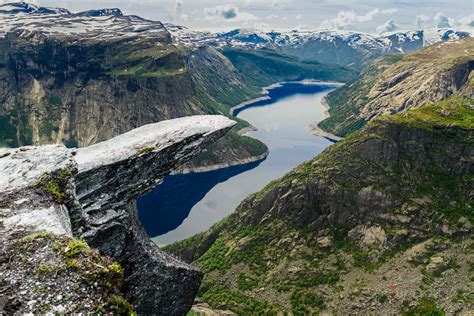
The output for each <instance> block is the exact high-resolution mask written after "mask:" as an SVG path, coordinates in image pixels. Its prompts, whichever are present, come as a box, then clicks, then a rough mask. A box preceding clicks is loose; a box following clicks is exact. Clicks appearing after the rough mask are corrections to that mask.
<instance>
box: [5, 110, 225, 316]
mask: <svg viewBox="0 0 474 316" xmlns="http://www.w3.org/2000/svg"><path fill="white" fill-rule="evenodd" d="M233 124H234V122H233V121H231V120H229V119H227V118H225V117H221V116H194V117H189V118H181V119H176V120H171V121H163V122H160V123H155V124H150V125H145V126H142V127H140V128H138V129H135V130H133V131H131V132H128V133H126V134H123V135H120V136H118V137H115V138H112V139H111V140H108V141H105V142H101V143H98V144H95V145H92V146H89V147H85V148H81V149H78V150H75V149H74V150H69V149H66V148H65V147H64V146H62V145H48V146H40V147H21V148H19V149H1V151H0V157H1V158H0V172H1V173H2V174H1V177H0V178H1V181H0V212H1V213H0V214H1V225H0V227H1V231H0V233H1V236H2V244H1V247H2V249H1V250H2V256H1V267H0V271H1V275H2V281H1V286H2V292H4V293H6V296H5V299H4V300H2V302H1V304H2V306H1V307H2V309H3V310H5V311H10V312H36V313H45V312H52V311H57V312H77V311H83V312H92V311H94V310H98V311H103V312H117V313H118V312H123V311H125V312H126V311H127V310H128V309H130V308H131V307H130V305H129V304H128V302H127V301H125V299H124V298H123V297H125V298H126V299H127V300H128V301H129V302H130V303H131V304H132V305H133V307H134V308H135V309H136V311H137V312H140V313H167V314H172V315H180V314H185V313H186V312H187V310H188V309H189V308H190V306H191V304H192V302H193V300H194V297H195V294H196V291H197V289H198V287H199V284H200V281H201V277H202V274H201V272H200V271H199V270H197V269H196V268H193V267H191V266H189V265H187V264H184V263H181V262H179V261H178V260H176V259H174V258H173V257H171V256H169V255H167V254H165V253H163V252H161V251H160V249H159V248H158V247H157V246H156V245H155V244H153V243H152V242H151V241H150V240H149V238H148V237H147V236H146V234H145V232H144V231H143V229H142V227H141V224H140V223H139V221H138V219H137V214H136V209H135V206H134V201H135V199H136V198H137V197H138V196H139V195H142V194H144V193H146V192H148V191H150V190H152V189H153V188H154V187H155V186H156V185H158V184H159V183H160V181H161V180H162V178H163V177H164V176H165V175H166V174H167V173H169V172H170V171H171V170H172V169H174V168H176V167H177V166H178V165H179V164H182V163H184V162H185V161H187V160H189V159H191V158H192V157H193V156H195V155H196V154H197V153H198V152H199V151H200V150H202V149H203V147H204V146H206V145H208V144H209V143H211V142H214V141H216V140H217V139H218V138H219V137H221V136H223V135H224V134H225V133H226V132H227V131H228V130H229V129H230V128H231V127H232V126H233ZM23 236H27V237H25V238H23V239H20V238H19V237H23ZM28 236H29V237H28ZM74 238H81V239H83V240H84V241H85V242H82V241H79V240H76V239H74ZM86 243H87V244H86ZM89 247H92V248H93V249H97V250H99V251H100V253H101V255H99V254H98V252H97V250H91V249H90V248H89ZM28 255H30V256H31V257H27V256H28ZM104 255H105V257H103V256H104ZM110 258H112V260H115V261H116V262H118V263H113V262H112V261H111V259H110ZM15 263H18V265H15ZM94 267H95V268H94ZM97 267H99V268H97ZM30 274H31V275H30ZM55 282H61V283H63V282H64V284H65V286H64V287H61V288H56V287H55V288H54V289H51V286H53V284H54V283H55ZM66 285H67V286H66ZM41 288H44V290H41ZM51 293H52V294H53V295H51ZM81 293H86V294H81ZM58 297H60V298H59V299H58ZM75 298H77V301H75ZM81 303H83V305H81ZM114 308H116V309H114Z"/></svg>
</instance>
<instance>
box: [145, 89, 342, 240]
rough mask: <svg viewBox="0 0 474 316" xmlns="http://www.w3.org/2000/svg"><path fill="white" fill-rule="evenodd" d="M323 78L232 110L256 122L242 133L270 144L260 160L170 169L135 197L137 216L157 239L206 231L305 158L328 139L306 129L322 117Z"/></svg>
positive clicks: (178, 238)
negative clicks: (199, 168) (201, 168)
mask: <svg viewBox="0 0 474 316" xmlns="http://www.w3.org/2000/svg"><path fill="white" fill-rule="evenodd" d="M334 88H335V87H334V86H331V85H327V84H317V83H314V82H310V83H285V84H282V85H281V86H280V87H277V88H274V89H272V90H270V92H269V97H270V99H268V100H264V101H257V102H255V103H252V104H249V105H247V106H245V107H243V108H240V109H239V110H237V111H236V112H234V113H235V114H236V115H237V116H238V117H239V118H242V119H244V120H246V121H248V122H249V123H251V124H252V125H253V126H255V127H256V128H257V130H256V131H251V132H249V133H247V134H246V135H248V136H250V137H253V138H256V139H259V140H261V141H262V142H264V143H265V144H266V145H267V146H268V148H269V155H268V157H267V158H266V159H265V160H264V161H259V162H254V163H249V164H245V165H240V166H234V167H229V168H224V169H219V170H214V171H209V172H202V173H191V174H183V175H172V176H168V177H166V178H165V180H164V182H163V183H162V184H161V185H159V186H158V187H157V188H156V189H155V190H154V191H152V192H150V193H148V194H147V195H145V196H143V197H141V198H139V199H138V200H137V207H138V213H139V217H140V220H141V222H142V224H143V226H144V227H145V230H146V232H147V233H148V234H149V236H150V237H152V238H153V240H154V241H155V242H156V243H157V244H159V245H165V244H170V243H172V242H175V241H178V240H182V239H185V238H188V237H191V236H193V235H195V234H197V233H200V232H202V231H205V230H206V229H208V228H209V227H211V226H212V225H213V224H215V223H217V222H218V221H219V220H221V219H222V218H224V217H225V216H226V215H228V214H230V213H232V212H233V211H234V210H235V209H236V207H237V206H238V205H239V203H240V202H241V201H242V200H243V199H244V198H245V197H247V196H248V195H249V194H251V193H253V192H256V191H258V190H260V189H261V188H263V187H264V186H265V185H266V184H268V183H269V182H270V181H272V180H275V179H277V178H279V177H281V176H283V175H284V174H285V173H287V172H288V171H290V170H291V169H293V168H294V167H296V166H297V165H299V164H300V163H302V162H303V161H306V160H308V159H311V158H313V157H314V156H316V155H318V154H319V153H321V152H322V151H323V150H324V149H325V148H326V147H328V146H329V145H331V141H329V140H327V139H326V138H324V137H320V136H316V135H313V134H311V133H310V132H309V131H308V126H309V125H310V124H312V123H315V122H319V121H321V120H322V119H324V117H325V114H324V111H325V109H324V107H323V105H322V104H321V101H322V99H323V97H324V96H325V95H326V94H327V93H329V92H330V91H332V90H333V89H334Z"/></svg>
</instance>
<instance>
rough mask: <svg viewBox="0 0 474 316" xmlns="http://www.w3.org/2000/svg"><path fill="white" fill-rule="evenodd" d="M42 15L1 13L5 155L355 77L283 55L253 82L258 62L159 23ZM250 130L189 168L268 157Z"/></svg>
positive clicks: (83, 142) (0, 137) (224, 110)
mask: <svg viewBox="0 0 474 316" xmlns="http://www.w3.org/2000/svg"><path fill="white" fill-rule="evenodd" d="M30 7H31V8H35V7H34V6H30ZM30 7H28V8H30ZM22 8H23V7H22ZM38 10H39V9H38ZM38 10H36V11H35V10H33V11H31V12H27V13H21V14H20V13H18V14H6V13H5V14H2V13H0V22H2V23H1V26H0V146H10V147H15V146H20V145H28V144H47V143H56V144H59V143H64V144H66V145H67V146H68V147H74V146H76V147H83V146H88V145H90V144H94V143H96V142H99V141H103V140H106V139H110V138H111V137H113V136H116V135H119V134H121V133H124V132H126V131H129V130H131V129H133V128H136V127H138V126H142V125H144V124H149V123H153V122H158V121H161V120H166V119H172V118H177V117H183V116H186V115H195V114H223V115H230V114H229V108H230V107H231V106H234V105H236V104H239V103H240V102H243V101H246V100H248V99H251V98H254V97H257V96H258V95H259V92H260V89H261V87H262V86H266V85H267V84H268V83H273V82H274V81H278V80H290V79H304V78H313V79H320V80H328V79H330V80H333V79H336V78H337V79H338V80H349V79H352V78H353V77H354V76H355V73H354V72H352V71H349V70H347V69H339V68H338V67H332V66H331V67H330V66H325V65H322V64H316V63H313V64H305V63H301V62H299V61H297V60H290V62H288V60H289V59H288V58H289V57H288V56H284V55H278V54H277V55H276V57H274V58H273V59H272V64H271V65H270V66H271V69H270V70H272V71H274V70H275V69H276V70H278V75H277V76H276V75H274V74H273V73H272V72H269V71H268V69H262V70H261V72H262V73H261V74H260V75H259V76H258V77H255V76H254V74H255V73H256V72H258V71H259V69H260V68H259V60H257V59H258V56H257V55H258V54H257V55H255V58H256V60H255V61H253V64H252V67H255V69H252V72H249V71H248V70H247V69H244V71H242V68H241V67H235V66H234V64H233V63H232V62H231V61H230V60H229V59H228V58H226V57H225V56H224V55H223V54H222V53H221V52H220V51H218V50H216V49H215V48H212V47H208V46H185V45H182V44H181V43H180V42H179V41H177V40H175V39H173V38H172V36H171V34H170V33H169V31H168V30H167V28H166V27H165V26H164V25H163V24H161V23H160V22H155V21H149V20H145V19H142V18H139V17H135V16H125V15H123V14H121V13H120V14H118V13H117V11H114V10H109V11H107V10H104V11H101V12H85V13H84V14H72V13H70V12H64V13H63V14H50V13H42V12H39V11H38ZM40 11H41V10H40ZM99 13H100V14H99ZM25 14H28V15H25ZM22 16H23V17H28V21H29V22H28V23H25V22H24V19H23V20H22ZM85 26H87V27H85ZM263 66H265V67H267V66H266V64H265V65H262V68H263ZM267 68H268V67H267ZM245 126H247V123H245V122H243V121H241V122H239V126H237V127H236V128H235V129H234V130H233V131H231V132H230V133H229V135H228V136H226V137H224V138H223V139H222V140H221V141H220V142H218V143H217V144H216V145H215V146H213V147H212V148H211V149H210V150H209V152H208V153H207V154H206V155H203V156H201V157H200V158H199V159H197V160H196V161H195V162H194V163H193V164H190V166H203V165H204V166H206V165H213V164H219V163H229V162H235V161H240V160H245V159H249V158H252V157H261V156H262V155H264V154H265V153H266V150H267V148H266V146H265V145H264V144H262V143H261V142H259V141H257V140H251V139H249V138H248V137H244V136H240V135H238V133H237V131H238V129H239V128H242V127H245Z"/></svg>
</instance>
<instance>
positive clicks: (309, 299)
mask: <svg viewBox="0 0 474 316" xmlns="http://www.w3.org/2000/svg"><path fill="white" fill-rule="evenodd" d="M472 87H473V86H472V81H471V83H470V84H469V85H468V88H467V89H466V91H464V92H463V94H462V95H457V96H452V97H450V98H448V99H446V100H444V101H440V102H438V103H436V104H428V105H425V106H422V107H420V108H417V109H410V110H407V111H405V112H403V113H401V114H397V115H392V116H381V117H379V118H377V119H374V120H372V122H370V123H369V124H368V125H367V126H366V127H365V128H363V129H362V130H360V131H358V132H355V133H353V134H351V135H350V136H348V137H347V138H346V139H344V140H342V141H341V142H339V143H337V144H335V145H333V146H331V147H329V148H328V149H326V150H325V151H324V152H323V153H322V154H321V155H319V156H318V157H316V158H314V159H313V160H311V161H308V162H306V163H304V164H302V165H300V166H299V167H297V168H296V169H294V170H293V171H292V172H290V173H289V174H287V175H286V176H284V177H283V178H282V179H280V180H276V181H274V182H273V183H271V184H269V185H268V186H267V187H265V188H264V189H263V190H262V191H260V192H258V193H256V194H254V195H252V196H250V197H249V198H247V199H246V200H245V201H243V202H242V204H241V205H240V206H239V207H238V209H237V211H236V212H235V213H234V214H232V215H230V216H229V217H228V218H226V219H224V220H223V221H222V222H220V223H218V224H216V225H215V226H214V227H212V228H211V229H210V230H209V231H207V232H205V233H202V234H199V235H197V236H195V237H193V238H191V239H188V240H185V241H182V242H178V243H176V244H173V245H170V246H168V247H167V248H166V250H167V251H169V252H171V253H174V254H176V255H178V256H179V257H181V258H182V259H184V260H186V261H187V262H194V263H195V264H196V265H198V266H200V267H201V269H202V270H203V271H204V272H205V273H206V274H205V280H204V281H203V285H202V286H201V290H200V293H199V297H198V300H200V301H202V302H205V303H206V304H208V305H210V306H211V307H212V308H216V309H224V310H229V309H230V310H232V311H234V312H238V313H246V312H264V311H267V312H268V311H292V312H293V313H317V312H321V311H325V312H331V313H334V314H347V313H357V314H371V313H376V314H392V313H401V312H403V313H409V312H412V313H421V314H423V313H429V312H435V311H438V312H440V311H441V310H445V311H446V312H447V313H449V314H453V313H461V314H462V313H463V312H467V311H470V310H472V308H473V307H474V306H473V302H472V292H471V290H470V289H472V287H473V283H472V282H473V281H474V274H473V272H474V271H473V267H472V261H473V251H472V249H473V248H472V247H473V241H472V238H470V234H472V232H473V231H474V230H473V221H474V217H473V214H474V210H473V205H472V198H473V192H472V187H473V179H472V175H473V172H474V160H473V157H474V142H473V141H474V112H473V108H472V104H473V102H474V99H473V95H474V92H473V90H472ZM392 285H393V286H395V287H396V294H395V296H392V294H391V289H390V288H388V287H389V286H392Z"/></svg>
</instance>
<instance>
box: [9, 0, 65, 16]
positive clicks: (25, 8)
mask: <svg viewBox="0 0 474 316" xmlns="http://www.w3.org/2000/svg"><path fill="white" fill-rule="evenodd" d="M2 13H3V14H18V13H29V14H63V15H68V14H71V12H69V11H68V10H66V9H63V8H49V7H40V6H37V5H35V4H32V3H28V2H12V3H6V4H2V5H0V14H2Z"/></svg>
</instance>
